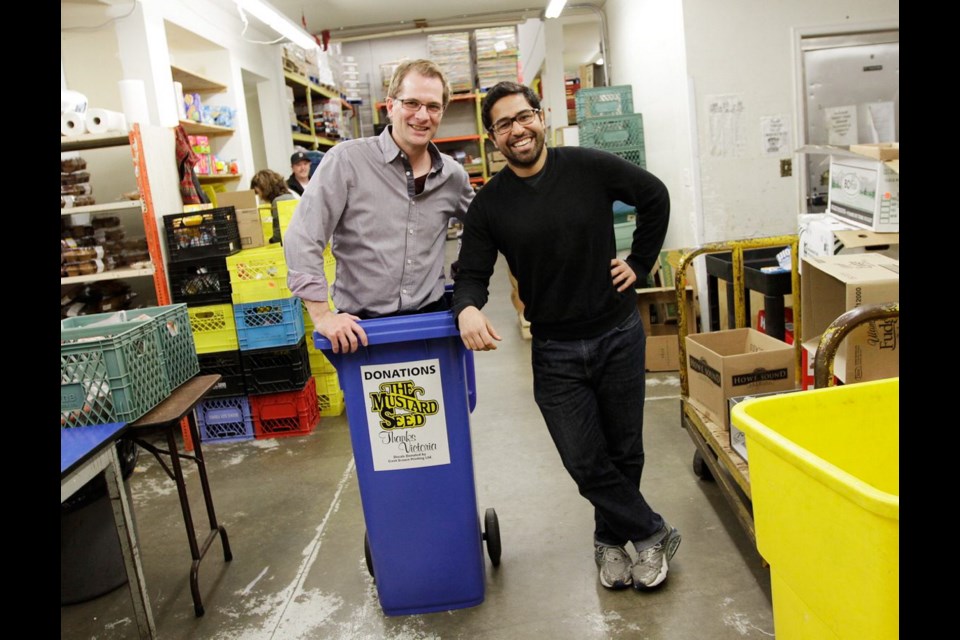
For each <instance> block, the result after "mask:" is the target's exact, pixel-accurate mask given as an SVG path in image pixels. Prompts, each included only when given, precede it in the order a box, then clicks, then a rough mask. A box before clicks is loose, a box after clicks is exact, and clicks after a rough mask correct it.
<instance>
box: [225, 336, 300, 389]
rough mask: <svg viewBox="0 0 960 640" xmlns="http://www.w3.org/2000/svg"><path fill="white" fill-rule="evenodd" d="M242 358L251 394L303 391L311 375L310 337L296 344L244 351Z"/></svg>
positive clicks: (244, 376)
mask: <svg viewBox="0 0 960 640" xmlns="http://www.w3.org/2000/svg"><path fill="white" fill-rule="evenodd" d="M240 358H241V361H242V362H243V379H244V384H245V385H246V387H247V393H249V394H250V395H264V394H267V393H280V392H281V391H299V390H300V389H302V388H303V385H305V384H306V383H307V378H309V377H310V356H309V355H308V354H307V340H306V338H302V339H301V340H300V344H298V345H296V346H294V347H281V348H279V349H257V350H255V351H241V352H240Z"/></svg>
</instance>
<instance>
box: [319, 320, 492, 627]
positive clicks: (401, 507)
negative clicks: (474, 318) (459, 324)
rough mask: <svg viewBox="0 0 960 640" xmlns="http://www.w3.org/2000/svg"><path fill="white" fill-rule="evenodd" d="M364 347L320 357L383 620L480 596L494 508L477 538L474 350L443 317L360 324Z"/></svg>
mask: <svg viewBox="0 0 960 640" xmlns="http://www.w3.org/2000/svg"><path fill="white" fill-rule="evenodd" d="M360 325H361V326H362V327H363V329H364V331H365V332H366V334H367V338H368V342H369V345H368V346H367V347H364V346H362V345H361V346H360V348H359V349H358V350H357V351H356V352H354V353H346V354H344V353H340V354H337V353H333V352H332V351H331V348H330V346H331V345H330V342H329V341H328V340H327V339H326V338H324V337H323V336H321V335H320V334H318V333H314V334H313V337H314V343H315V345H316V347H317V349H318V350H320V351H322V352H323V354H324V355H325V356H326V357H327V358H328V359H329V360H330V362H331V363H332V364H333V366H334V367H336V369H337V374H338V376H339V379H340V387H341V388H342V389H343V392H344V404H345V405H346V410H347V419H348V421H349V423H350V438H351V441H352V444H353V456H354V460H355V462H356V468H357V479H358V482H359V485H360V500H361V502H362V504H363V516H364V520H365V522H366V527H367V532H366V536H367V537H366V540H365V551H366V554H367V565H368V568H369V570H370V572H371V573H372V574H373V576H374V579H375V581H376V585H377V593H378V595H379V599H380V605H381V607H382V608H383V611H384V613H386V614H387V615H408V614H416V613H430V612H436V611H448V610H452V609H461V608H465V607H472V606H476V605H478V604H480V603H481V602H483V599H484V560H483V540H484V539H486V541H487V551H488V553H489V555H490V559H491V562H492V563H493V565H494V566H497V565H498V564H499V561H500V534H499V523H498V522H497V518H496V512H495V511H494V510H493V509H487V511H486V513H485V514H484V518H483V527H484V528H485V532H484V531H481V523H480V518H479V517H478V508H477V491H476V485H475V482H474V472H473V450H472V446H471V441H470V412H471V410H472V408H473V406H474V404H475V402H476V394H475V391H474V388H475V384H474V368H473V353H472V352H471V351H469V350H467V349H466V348H465V347H464V346H463V343H462V342H461V340H460V333H459V331H458V330H457V328H456V325H455V324H454V321H453V316H452V315H451V313H450V312H449V311H443V312H437V313H424V314H419V315H409V316H398V317H392V318H378V319H373V320H363V321H361V322H360Z"/></svg>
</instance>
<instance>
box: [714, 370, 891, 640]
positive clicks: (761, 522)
mask: <svg viewBox="0 0 960 640" xmlns="http://www.w3.org/2000/svg"><path fill="white" fill-rule="evenodd" d="M730 417H731V420H732V421H733V424H734V425H736V426H737V427H739V428H740V429H742V430H743V431H744V433H745V434H746V442H747V453H748V454H749V456H750V486H751V492H752V494H753V513H754V522H755V526H756V532H757V548H758V549H759V551H760V554H761V555H762V556H763V557H764V558H765V559H766V560H767V562H769V563H770V578H771V585H772V591H773V619H774V626H775V631H776V634H777V639H778V640H790V639H791V638H839V639H843V640H861V639H863V638H870V639H871V640H884V639H888V638H889V639H893V638H899V636H900V379H899V378H891V379H888V380H878V381H874V382H863V383H859V384H853V385H847V386H842V387H830V388H826V389H815V390H810V391H804V392H802V393H792V394H786V395H782V396H771V397H768V398H756V399H752V400H747V401H744V402H742V403H740V404H738V405H737V406H736V407H734V408H733V410H732V412H731V416H730Z"/></svg>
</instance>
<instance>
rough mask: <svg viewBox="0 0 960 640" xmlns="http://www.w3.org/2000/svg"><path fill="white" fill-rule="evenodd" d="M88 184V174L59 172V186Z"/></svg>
mask: <svg viewBox="0 0 960 640" xmlns="http://www.w3.org/2000/svg"><path fill="white" fill-rule="evenodd" d="M83 182H90V172H88V171H73V172H69V173H64V172H60V186H63V185H67V184H80V183H83Z"/></svg>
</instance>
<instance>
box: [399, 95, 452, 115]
mask: <svg viewBox="0 0 960 640" xmlns="http://www.w3.org/2000/svg"><path fill="white" fill-rule="evenodd" d="M394 100H395V101H397V102H399V103H400V106H401V107H403V108H404V110H406V111H409V112H410V113H416V112H417V111H420V107H426V108H427V113H429V114H430V115H432V116H438V115H440V114H441V113H443V105H442V104H440V103H439V102H420V101H419V100H414V99H413V98H394Z"/></svg>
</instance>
